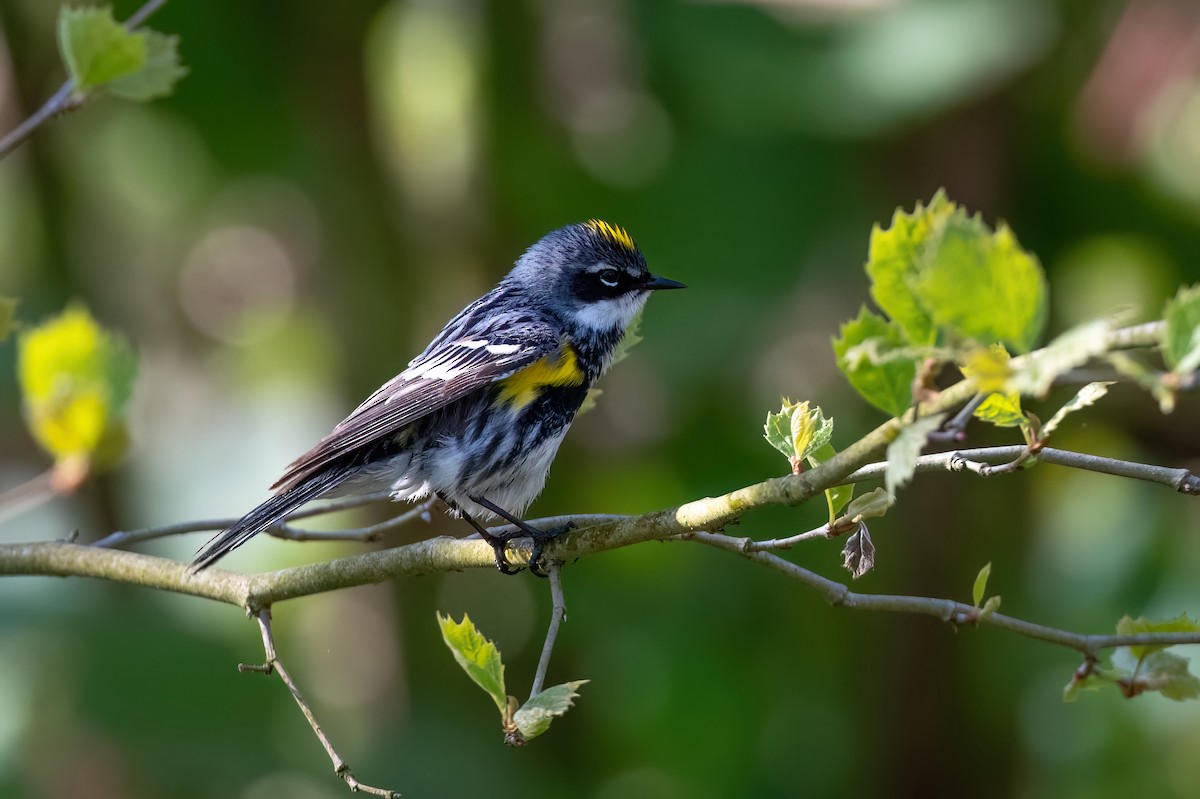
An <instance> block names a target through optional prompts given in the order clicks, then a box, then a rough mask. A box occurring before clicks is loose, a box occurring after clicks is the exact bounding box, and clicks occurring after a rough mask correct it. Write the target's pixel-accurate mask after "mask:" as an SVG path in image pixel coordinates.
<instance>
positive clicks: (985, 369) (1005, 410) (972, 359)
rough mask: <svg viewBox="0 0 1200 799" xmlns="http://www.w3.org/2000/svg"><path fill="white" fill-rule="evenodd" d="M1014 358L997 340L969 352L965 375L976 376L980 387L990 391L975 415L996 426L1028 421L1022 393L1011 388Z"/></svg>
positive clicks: (1013, 425) (977, 384)
mask: <svg viewBox="0 0 1200 799" xmlns="http://www.w3.org/2000/svg"><path fill="white" fill-rule="evenodd" d="M1011 362H1012V356H1011V355H1009V354H1008V350H1006V349H1004V347H1003V346H1002V345H1000V344H993V345H992V346H990V347H979V348H976V349H974V350H972V351H971V352H969V353H967V356H966V358H965V359H964V362H963V365H962V373H963V376H964V377H969V378H971V379H973V380H974V381H975V386H976V390H978V391H979V393H980V394H986V395H987V396H986V397H985V398H984V400H983V402H982V403H980V404H979V407H977V408H976V409H975V417H976V418H977V419H981V420H983V421H985V422H988V423H989V424H993V425H995V426H996V427H1024V426H1025V425H1026V423H1027V421H1028V420H1027V419H1026V417H1025V412H1024V411H1023V410H1021V395H1020V393H1018V392H1016V391H1010V390H1008V383H1009V381H1010V379H1011V378H1012V367H1011V365H1010V364H1011Z"/></svg>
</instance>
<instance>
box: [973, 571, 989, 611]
mask: <svg viewBox="0 0 1200 799" xmlns="http://www.w3.org/2000/svg"><path fill="white" fill-rule="evenodd" d="M991 576H992V563H991V561H988V562H987V563H986V564H985V565H984V567H983V568H982V569H980V570H979V574H977V575H975V585H974V586H972V587H971V600H972V601H973V602H974V603H975V607H979V604H980V603H981V602H983V595H984V594H985V593H987V584H988V577H991Z"/></svg>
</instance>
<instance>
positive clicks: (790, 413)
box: [763, 399, 833, 460]
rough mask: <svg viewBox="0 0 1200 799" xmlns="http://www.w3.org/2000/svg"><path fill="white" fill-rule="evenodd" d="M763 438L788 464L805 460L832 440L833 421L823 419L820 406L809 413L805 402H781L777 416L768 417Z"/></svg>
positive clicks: (773, 414) (770, 414)
mask: <svg viewBox="0 0 1200 799" xmlns="http://www.w3.org/2000/svg"><path fill="white" fill-rule="evenodd" d="M763 436H764V437H765V438H766V439H767V443H769V444H770V445H771V446H773V447H775V449H777V450H779V451H780V452H782V453H783V454H784V456H785V457H787V458H788V459H789V460H794V459H799V458H807V457H808V455H809V453H811V452H813V451H814V450H818V449H820V448H821V447H824V446H827V445H828V444H829V441H830V439H832V437H833V420H832V419H826V418H825V416H824V415H823V414H822V413H821V406H819V405H818V406H816V407H815V408H812V409H810V408H809V404H808V402H807V401H805V402H799V403H794V402H790V401H789V400H786V399H785V400H784V401H783V407H782V408H780V411H779V413H768V414H767V421H766V424H765V425H763Z"/></svg>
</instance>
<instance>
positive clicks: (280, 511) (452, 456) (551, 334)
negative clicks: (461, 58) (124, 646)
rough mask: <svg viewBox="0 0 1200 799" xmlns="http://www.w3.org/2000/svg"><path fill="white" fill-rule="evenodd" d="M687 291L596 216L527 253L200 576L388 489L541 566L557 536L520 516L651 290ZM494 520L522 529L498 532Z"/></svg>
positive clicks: (243, 525)
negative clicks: (289, 528)
mask: <svg viewBox="0 0 1200 799" xmlns="http://www.w3.org/2000/svg"><path fill="white" fill-rule="evenodd" d="M679 288H684V285H683V284H682V283H677V282H675V281H674V280H667V279H666V278H662V277H656V276H655V275H652V274H651V273H650V271H649V269H648V268H647V266H646V259H645V257H644V256H643V254H642V252H641V250H640V249H638V246H637V245H636V244H635V243H634V241H633V239H632V238H631V237H630V236H629V234H628V233H627V232H625V230H624V229H623V228H621V227H618V226H616V225H612V224H609V223H607V222H602V221H600V220H595V219H593V220H591V221H588V222H582V223H579V224H574V225H569V226H567V227H563V228H560V229H558V230H555V231H553V232H551V233H549V234H547V235H546V236H545V237H544V238H542V239H541V240H540V241H538V242H537V243H536V244H534V245H533V246H532V247H530V248H529V249H528V250H527V251H526V252H525V253H524V255H522V256H521V257H520V258H519V259H518V260H517V262H516V264H515V265H514V266H513V268H512V270H511V271H510V272H509V273H508V275H506V276H505V277H504V278H503V279H502V280H501V281H500V283H499V284H498V285H496V287H495V288H493V289H492V290H491V291H489V292H487V293H486V294H484V295H483V296H482V297H480V298H479V299H477V300H475V301H474V302H472V303H471V304H470V305H468V306H467V307H466V308H464V309H463V310H462V311H461V312H460V313H459V314H458V315H457V316H455V317H454V318H453V319H451V320H450V321H449V322H448V323H447V324H446V326H445V327H444V328H442V331H441V332H440V333H438V335H437V336H436V337H435V338H434V339H433V341H431V342H430V343H429V346H427V347H426V348H425V351H424V352H422V353H421V354H420V355H418V356H417V357H416V358H414V359H413V360H412V361H410V362H409V364H408V368H406V369H405V370H404V371H403V372H401V373H400V374H398V375H396V377H394V378H392V379H391V380H389V381H388V382H386V383H384V384H383V386H381V387H380V388H379V389H378V390H376V391H375V393H373V394H371V396H369V397H367V399H366V400H365V401H364V402H363V403H362V404H361V405H359V406H358V408H356V409H355V410H354V412H353V413H351V414H350V415H349V416H347V417H346V418H345V419H344V420H343V421H342V422H340V423H339V424H338V425H337V426H335V427H334V428H333V431H332V432H330V433H329V435H327V436H325V437H324V438H323V439H321V441H320V442H318V443H317V445H316V446H315V447H313V448H312V449H310V450H309V451H308V452H306V453H304V454H303V455H301V456H300V457H299V458H297V459H296V460H295V461H294V462H293V463H292V464H291V465H290V466H289V467H288V468H287V471H286V472H284V474H283V476H282V477H281V478H280V479H279V480H278V481H277V482H276V483H275V485H274V486H272V488H273V489H275V490H276V494H275V495H274V496H273V497H271V498H270V499H268V500H267V501H266V502H264V503H262V504H261V505H259V506H258V507H256V508H255V509H254V510H252V511H250V512H249V513H247V514H246V515H245V516H243V517H242V518H241V519H240V520H238V521H237V522H236V523H235V524H233V525H232V526H231V527H229V528H228V529H226V530H224V531H222V532H221V533H219V534H218V535H217V536H215V537H214V538H213V539H212V540H211V541H209V542H208V544H207V546H205V547H204V549H203V550H201V551H200V552H199V553H197V555H196V557H195V560H193V562H192V565H191V568H192V570H193V571H199V570H201V569H205V568H207V567H209V566H211V565H212V564H214V563H216V562H217V561H218V560H219V559H220V558H221V557H223V556H224V555H226V554H227V553H229V552H230V551H232V550H233V549H236V548H237V547H239V546H241V545H242V544H244V543H246V541H248V540H249V539H250V538H251V537H253V536H255V535H257V534H258V533H261V532H263V531H264V530H267V529H269V528H270V527H272V526H273V525H275V524H276V523H277V522H279V521H280V520H282V519H283V518H285V517H286V516H287V515H288V514H290V513H291V512H292V511H294V510H296V509H297V508H299V507H300V506H301V505H304V504H305V503H307V502H310V501H311V500H314V499H317V498H318V497H324V496H338V495H354V494H364V493H371V492H375V491H380V490H384V489H388V490H390V492H391V498H392V499H393V500H396V501H420V500H424V499H426V498H428V497H437V498H438V499H440V500H441V501H442V502H444V503H445V504H446V506H447V507H448V508H449V512H450V513H451V514H452V515H454V516H460V517H462V518H463V519H465V520H466V521H467V522H468V523H470V525H471V526H472V527H474V528H475V529H476V530H477V531H478V532H479V534H480V535H481V536H482V537H483V538H484V540H485V541H487V542H488V543H489V544H490V545H491V546H492V548H493V549H494V550H495V555H496V566H497V568H499V569H500V571H502V572H505V573H506V574H512V573H514V572H515V571H519V569H516V570H514V569H513V568H512V565H511V564H510V563H509V562H508V560H507V559H506V557H505V554H504V547H505V545H506V544H507V543H508V542H509V541H511V540H512V539H513V538H517V537H521V536H529V537H531V538H532V539H533V542H534V549H533V553H532V555H531V558H530V563H531V564H532V568H533V570H534V571H535V572H536V571H540V570H539V568H538V561H539V557H540V555H541V551H542V547H543V545H544V543H545V542H546V541H547V540H549V539H550V538H553V537H554V536H555V535H557V534H558V533H560V532H562V531H561V530H540V529H538V528H536V527H533V526H531V525H529V524H526V523H525V522H523V521H522V520H521V515H522V514H523V513H524V512H525V510H526V508H528V507H529V504H530V503H531V502H533V500H534V499H535V498H536V497H537V495H538V494H539V493H541V491H542V487H543V486H544V485H545V482H546V475H547V473H548V472H549V470H550V464H551V462H552V461H553V460H554V456H555V454H556V453H557V452H558V447H559V444H561V443H562V440H563V436H565V435H566V432H567V428H568V427H570V425H571V422H572V420H573V419H574V418H575V414H576V413H577V412H578V410H579V407H580V405H581V404H582V403H583V400H584V397H585V396H586V395H587V392H588V389H589V388H590V387H591V385H592V384H593V383H594V382H595V381H596V380H597V379H598V378H599V377H600V376H601V375H603V374H604V372H605V371H606V370H607V369H608V367H609V366H610V365H611V363H612V359H613V355H614V354H615V352H616V350H617V346H618V344H619V343H620V342H621V340H622V339H623V338H624V336H625V333H626V330H627V329H628V327H629V325H630V324H631V323H632V322H633V320H634V319H635V318H636V317H637V315H638V313H639V312H640V311H641V309H642V307H643V305H644V304H645V302H646V299H647V298H648V297H649V296H650V293H651V292H652V291H657V290H661V289H679ZM495 517H499V518H501V519H504V520H506V521H508V522H510V523H512V524H514V525H516V527H517V530H516V531H515V532H512V533H507V534H503V535H493V534H492V533H490V532H489V531H488V530H487V528H486V527H484V526H483V524H482V523H481V522H482V521H484V520H489V519H492V518H495Z"/></svg>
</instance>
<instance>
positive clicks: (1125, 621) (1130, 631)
mask: <svg viewBox="0 0 1200 799" xmlns="http://www.w3.org/2000/svg"><path fill="white" fill-rule="evenodd" d="M1195 632H1200V623H1197V622H1194V621H1192V619H1191V617H1189V616H1188V615H1187V614H1186V613H1180V614H1179V615H1178V616H1176V617H1174V618H1171V619H1161V620H1159V621H1153V620H1151V619H1147V618H1146V617H1145V616H1139V617H1138V618H1136V619H1134V618H1131V617H1130V616H1123V617H1121V620H1120V621H1118V622H1117V634H1118V635H1137V634H1138V633H1195ZM1121 648H1122V649H1126V648H1127V649H1129V652H1130V654H1131V655H1133V657H1135V658H1144V657H1145V656H1146V655H1149V654H1150V653H1152V652H1158V651H1159V650H1162V649H1166V646H1162V645H1156V646H1131V647H1121Z"/></svg>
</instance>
